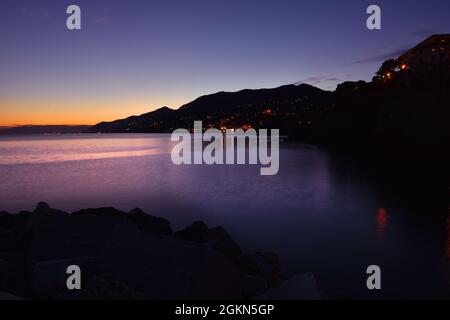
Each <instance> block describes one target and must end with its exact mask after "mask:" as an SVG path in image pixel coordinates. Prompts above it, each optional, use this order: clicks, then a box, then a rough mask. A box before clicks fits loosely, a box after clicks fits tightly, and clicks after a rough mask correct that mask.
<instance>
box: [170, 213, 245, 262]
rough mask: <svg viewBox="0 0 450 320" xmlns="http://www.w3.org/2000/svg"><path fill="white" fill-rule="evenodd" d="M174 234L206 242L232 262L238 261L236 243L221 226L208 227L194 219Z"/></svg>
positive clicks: (238, 255) (239, 250) (239, 252)
mask: <svg viewBox="0 0 450 320" xmlns="http://www.w3.org/2000/svg"><path fill="white" fill-rule="evenodd" d="M175 236H176V237H178V238H181V239H184V240H189V241H195V242H200V243H207V244H208V245H209V246H210V247H211V248H213V249H214V250H216V251H218V252H220V253H222V254H223V255H224V256H226V257H227V258H229V259H230V260H232V261H233V262H238V260H239V257H240V255H241V249H240V248H239V246H238V244H237V243H236V242H235V241H234V240H233V238H232V237H231V236H230V234H229V233H228V232H227V231H226V230H225V229H224V228H223V227H216V228H212V229H209V228H208V226H207V225H206V224H205V223H204V222H201V221H196V222H194V223H193V224H192V225H190V226H189V227H187V228H185V229H183V230H180V231H178V232H175Z"/></svg>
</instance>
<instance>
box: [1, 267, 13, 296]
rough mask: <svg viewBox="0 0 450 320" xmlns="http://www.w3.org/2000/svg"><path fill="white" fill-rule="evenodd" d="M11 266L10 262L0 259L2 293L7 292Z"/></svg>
mask: <svg viewBox="0 0 450 320" xmlns="http://www.w3.org/2000/svg"><path fill="white" fill-rule="evenodd" d="M10 269H11V266H10V264H9V262H8V261H6V260H2V259H0V291H2V290H7V288H8V279H9V278H10Z"/></svg>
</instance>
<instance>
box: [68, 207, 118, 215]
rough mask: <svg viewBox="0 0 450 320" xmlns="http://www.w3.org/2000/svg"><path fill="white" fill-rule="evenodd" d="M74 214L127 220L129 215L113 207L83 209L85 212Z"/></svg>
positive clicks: (75, 213) (79, 211) (74, 213)
mask: <svg viewBox="0 0 450 320" xmlns="http://www.w3.org/2000/svg"><path fill="white" fill-rule="evenodd" d="M72 214H73V215H96V216H104V217H120V218H127V214H126V213H125V212H123V211H120V210H117V209H115V208H111V207H107V208H95V209H92V208H89V209H83V210H78V211H75V212H73V213H72Z"/></svg>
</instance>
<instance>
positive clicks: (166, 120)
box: [89, 84, 333, 134]
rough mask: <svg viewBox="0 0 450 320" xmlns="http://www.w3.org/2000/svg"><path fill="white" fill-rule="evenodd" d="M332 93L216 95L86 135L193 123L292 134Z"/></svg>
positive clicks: (306, 88)
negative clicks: (200, 121)
mask: <svg viewBox="0 0 450 320" xmlns="http://www.w3.org/2000/svg"><path fill="white" fill-rule="evenodd" d="M332 103H333V93H331V92H328V91H323V90H321V89H318V88H315V87H312V86H310V85H306V84H301V85H298V86H295V85H287V86H282V87H279V88H274V89H258V90H249V89H247V90H242V91H238V92H218V93H215V94H211V95H206V96H202V97H199V98H197V99H196V100H194V101H192V102H190V103H188V104H185V105H183V106H182V107H180V108H179V109H178V110H172V109H169V108H167V107H164V108H161V109H158V110H156V111H153V112H149V113H146V114H143V115H140V116H132V117H129V118H126V119H121V120H116V121H113V122H102V123H99V124H97V125H95V126H94V127H92V128H91V129H89V132H103V133H105V132H171V131H173V130H174V129H176V128H188V129H189V128H192V126H193V124H194V121H195V120H202V121H203V126H204V127H205V128H207V127H215V128H239V127H243V128H249V127H253V128H280V129H281V131H282V132H284V133H285V134H292V133H293V132H295V131H296V130H298V129H300V128H301V127H302V126H310V125H311V123H312V122H313V121H314V120H315V119H316V118H318V117H320V116H321V115H322V114H323V113H325V112H326V111H327V110H328V109H329V108H330V107H331V105H332Z"/></svg>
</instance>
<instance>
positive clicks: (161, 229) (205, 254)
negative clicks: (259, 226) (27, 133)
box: [0, 202, 320, 299]
mask: <svg viewBox="0 0 450 320" xmlns="http://www.w3.org/2000/svg"><path fill="white" fill-rule="evenodd" d="M69 265H78V266H79V267H80V269H81V270H82V289H81V290H68V289H67V287H66V279H67V277H68V275H67V273H66V268H67V267H68V266H69ZM2 298H3V299H10V298H23V299H319V298H320V294H319V290H318V289H317V286H316V282H315V279H314V277H313V276H312V275H310V274H304V275H298V276H295V277H293V278H291V279H289V280H286V279H284V277H283V276H282V271H281V264H280V261H279V258H278V256H277V255H276V254H274V253H269V252H257V253H254V254H244V253H242V251H241V249H240V247H239V245H238V244H237V243H236V242H235V241H234V240H233V238H232V237H231V236H230V235H229V233H228V232H227V231H226V230H225V229H224V228H223V227H220V226H219V227H215V228H209V227H208V226H207V225H206V224H205V223H203V222H200V221H196V222H194V223H193V224H192V225H190V226H189V227H187V228H185V229H182V230H179V231H174V230H173V229H172V227H171V225H170V222H169V221H168V220H166V219H164V218H159V217H155V216H151V215H148V214H146V213H144V212H143V211H142V210H140V209H134V210H132V211H130V212H128V213H126V212H122V211H120V210H117V209H114V208H97V209H83V210H79V211H76V212H73V213H67V212H64V211H61V210H57V209H53V208H51V207H50V206H49V205H48V204H46V203H44V202H41V203H39V204H38V205H37V207H36V209H35V210H34V211H32V212H27V211H22V212H20V213H14V214H10V213H7V212H0V299H2Z"/></svg>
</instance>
